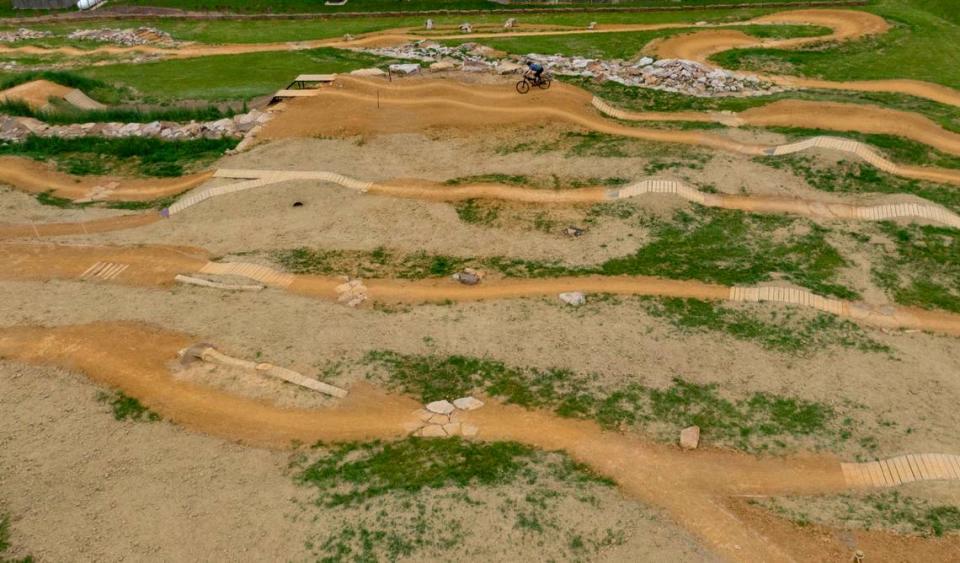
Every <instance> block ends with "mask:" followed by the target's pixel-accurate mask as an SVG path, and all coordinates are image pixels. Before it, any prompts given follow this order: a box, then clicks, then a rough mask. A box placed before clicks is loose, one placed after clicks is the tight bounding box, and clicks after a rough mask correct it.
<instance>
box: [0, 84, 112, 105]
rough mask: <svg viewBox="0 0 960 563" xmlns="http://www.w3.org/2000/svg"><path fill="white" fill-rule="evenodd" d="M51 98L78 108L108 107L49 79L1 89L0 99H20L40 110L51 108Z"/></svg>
mask: <svg viewBox="0 0 960 563" xmlns="http://www.w3.org/2000/svg"><path fill="white" fill-rule="evenodd" d="M51 99H54V100H60V101H63V102H66V103H68V104H70V105H72V106H73V107H75V108H77V109H88V110H89V109H103V108H104V107H106V106H104V105H103V104H101V103H100V102H98V101H96V100H94V99H93V98H91V97H89V96H87V95H86V94H85V93H83V92H82V91H81V90H77V89H76V88H69V87H67V86H62V85H60V84H57V83H55V82H50V81H49V80H33V81H30V82H25V83H23V84H20V85H18V86H14V87H12V88H7V89H6V90H0V101H15V100H19V101H22V102H24V103H26V104H27V105H29V106H30V107H32V108H34V109H39V110H45V109H49V108H50V100H51Z"/></svg>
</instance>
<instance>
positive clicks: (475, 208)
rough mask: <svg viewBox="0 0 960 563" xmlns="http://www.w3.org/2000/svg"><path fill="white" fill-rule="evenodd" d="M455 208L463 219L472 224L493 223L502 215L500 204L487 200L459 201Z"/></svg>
mask: <svg viewBox="0 0 960 563" xmlns="http://www.w3.org/2000/svg"><path fill="white" fill-rule="evenodd" d="M453 208H454V209H455V210H456V211H457V217H459V218H460V220H461V221H463V222H464V223H469V224H471V225H492V224H493V223H494V222H496V220H497V218H498V217H499V216H500V206H499V205H498V204H496V203H491V202H490V201H486V200H479V199H467V200H464V201H460V202H457V203H456V204H455V205H454V206H453Z"/></svg>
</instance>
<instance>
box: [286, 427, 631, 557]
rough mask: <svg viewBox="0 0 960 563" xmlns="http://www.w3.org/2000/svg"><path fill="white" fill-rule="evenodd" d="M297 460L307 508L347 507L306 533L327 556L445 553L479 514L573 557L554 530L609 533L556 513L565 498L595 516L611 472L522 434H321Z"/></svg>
mask: <svg viewBox="0 0 960 563" xmlns="http://www.w3.org/2000/svg"><path fill="white" fill-rule="evenodd" d="M291 468H292V469H293V471H294V476H295V477H294V478H295V479H296V481H297V482H298V483H299V484H300V485H302V486H303V487H306V488H308V489H309V490H310V491H312V492H313V493H314V494H313V498H312V500H311V502H310V504H309V505H307V506H306V507H305V510H306V509H316V508H317V507H319V509H320V510H322V511H323V512H324V513H329V512H330V510H331V509H333V510H335V511H336V514H337V515H338V517H337V521H336V523H334V524H332V525H330V526H326V527H324V528H323V529H322V530H321V532H320V533H319V534H318V536H317V538H316V541H314V540H313V539H311V540H310V541H308V542H307V548H308V549H310V550H311V551H312V552H313V553H314V555H315V556H316V559H317V560H321V561H347V560H349V561H382V560H386V561H395V560H397V559H403V558H410V557H415V558H417V559H424V560H427V559H430V560H445V559H447V558H449V555H450V552H451V550H453V549H455V548H459V547H461V546H463V545H464V544H465V542H466V541H467V540H468V539H470V536H471V535H474V534H476V533H477V531H476V530H477V526H476V525H475V523H476V522H477V521H484V522H489V523H490V525H493V526H494V527H495V528H499V529H498V530H497V532H498V535H501V536H502V535H507V536H510V535H513V534H521V535H523V534H534V535H535V536H537V538H538V539H540V540H543V541H546V542H547V547H544V548H543V549H545V550H547V551H551V558H552V559H557V560H560V559H568V558H569V557H570V554H569V553H562V552H561V553H552V551H556V550H561V551H563V550H565V549H566V547H565V546H564V544H565V542H564V541H562V540H560V541H554V540H553V539H552V538H553V535H555V534H559V533H565V532H567V531H571V532H572V533H576V534H578V535H582V537H585V538H590V539H591V540H592V539H593V538H600V537H603V536H604V535H605V533H601V532H600V531H599V530H596V529H592V528H594V527H595V526H597V523H596V522H597V520H602V518H600V519H597V518H596V517H595V516H594V517H593V518H590V519H588V520H586V521H585V522H586V523H575V524H573V526H572V528H573V529H572V530H570V529H569V528H570V527H571V526H570V525H569V524H567V525H564V526H562V528H561V526H559V525H558V524H559V522H558V520H557V513H556V511H557V509H558V508H559V506H560V505H561V503H563V504H564V505H570V504H571V503H572V504H573V506H574V507H575V508H576V509H578V510H579V511H580V513H581V514H583V513H586V514H590V515H591V516H593V515H594V513H595V512H599V511H600V506H599V500H598V496H602V497H604V499H605V500H606V499H608V498H610V497H611V496H612V495H615V494H616V493H615V491H614V490H613V488H612V485H613V483H612V482H611V481H609V480H608V479H605V478H603V477H600V476H598V475H596V474H594V473H593V472H592V471H591V470H589V469H588V468H587V467H585V466H583V465H581V464H578V463H576V462H574V461H572V460H571V459H569V458H568V457H567V456H566V455H564V454H562V453H559V452H556V453H546V452H541V451H537V450H534V449H533V448H530V447H529V446H526V445H523V444H518V443H515V442H493V443H484V442H470V441H465V440H461V439H459V438H444V439H420V438H407V439H405V440H401V441H397V442H381V441H376V442H364V443H359V442H352V443H344V444H337V445H329V446H327V445H319V444H318V445H317V446H314V447H313V448H311V449H310V450H308V451H302V452H300V453H299V454H298V455H296V456H295V457H294V459H293V460H292V463H291ZM613 502H614V503H615V502H616V501H613ZM618 526H619V524H618ZM481 530H482V528H481ZM481 533H482V531H481ZM608 533H609V534H612V535H614V536H620V535H621V534H623V531H622V530H621V529H620V528H619V527H617V528H610V529H608ZM517 539H519V538H517ZM476 540H479V541H484V540H485V538H483V537H478V538H476ZM520 543H522V542H518V545H519V544H520ZM584 543H585V544H589V543H593V542H592V541H585V542H584ZM596 543H598V544H599V543H600V542H599V541H598V542H596ZM584 547H586V546H581V549H583V548H584ZM608 547H609V545H608ZM461 551H462V550H461ZM458 553H460V551H458Z"/></svg>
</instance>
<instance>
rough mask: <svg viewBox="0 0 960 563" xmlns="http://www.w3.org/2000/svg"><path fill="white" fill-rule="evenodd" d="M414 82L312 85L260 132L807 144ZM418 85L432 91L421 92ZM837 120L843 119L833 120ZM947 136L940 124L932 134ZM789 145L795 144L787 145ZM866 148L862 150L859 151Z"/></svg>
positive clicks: (568, 90)
mask: <svg viewBox="0 0 960 563" xmlns="http://www.w3.org/2000/svg"><path fill="white" fill-rule="evenodd" d="M418 86H420V85H410V86H401V87H391V86H390V83H388V82H387V81H385V80H377V79H367V80H357V79H349V80H343V81H338V82H337V83H336V84H335V85H334V87H330V88H323V89H320V90H317V92H316V95H314V96H312V97H308V98H300V99H295V100H290V101H287V102H286V104H287V108H286V110H285V111H282V112H279V113H278V114H277V116H276V117H274V118H273V119H272V120H271V121H270V122H268V123H267V124H266V125H265V126H264V129H263V131H262V132H261V133H260V135H259V137H258V138H260V139H262V140H277V139H285V138H291V137H293V138H303V137H315V136H319V135H326V136H337V137H347V136H354V135H359V136H363V135H381V134H390V133H407V132H420V131H425V130H430V129H440V128H443V129H448V130H461V131H463V130H469V131H483V130H491V129H496V128H502V127H504V126H517V125H518V124H540V123H543V122H544V121H551V120H552V121H560V122H565V123H567V124H569V125H572V126H575V127H582V128H584V129H587V130H589V131H596V132H600V133H606V134H610V135H617V136H622V137H627V138H632V139H639V140H644V141H652V142H658V143H675V144H683V145H691V146H702V147H706V148H711V149H716V150H721V151H726V152H731V153H736V154H744V155H752V156H762V155H776V154H786V153H787V152H796V150H804V149H803V148H802V147H801V145H802V143H793V144H790V145H766V144H759V143H742V142H739V141H736V140H733V139H731V138H729V137H725V136H722V135H717V134H714V133H706V132H701V131H685V130H666V129H654V128H642V127H631V126H628V125H624V124H620V123H617V122H615V121H612V120H610V119H606V118H604V117H601V115H600V114H599V113H598V111H597V110H596V109H595V108H594V107H591V106H596V105H599V104H598V102H597V101H596V100H595V99H594V98H592V97H590V96H589V94H587V93H586V92H584V91H583V90H580V89H577V88H574V87H570V86H565V85H558V87H555V88H551V89H550V90H547V91H535V92H531V93H530V94H528V95H526V96H515V95H514V96H511V97H509V98H508V97H501V96H504V93H503V92H502V89H500V88H499V87H497V86H479V85H478V86H473V87H468V86H465V85H458V84H450V83H447V81H443V80H431V79H423V83H422V86H420V87H418ZM420 88H426V89H430V91H429V93H426V95H425V92H424V91H422V90H421V89H420ZM757 119H761V118H757ZM851 126H855V123H854V124H852V125H851ZM834 127H836V128H840V127H845V126H844V125H842V124H835V125H834ZM877 127H879V126H877ZM950 139H951V137H949V136H948V135H947V133H946V132H943V135H942V136H941V137H940V138H939V139H938V141H937V142H941V141H944V142H946V141H949V140H950ZM834 144H836V145H837V146H838V147H839V148H840V150H843V147H848V148H847V149H846V150H847V152H851V153H854V154H857V155H859V156H860V158H863V159H865V160H867V159H869V161H872V162H871V163H872V164H876V165H877V166H878V167H879V168H881V169H882V170H884V171H886V172H890V173H893V174H896V175H899V176H903V177H906V178H911V179H916V180H926V181H931V182H941V183H948V184H954V185H960V170H954V169H947V168H935V167H926V166H912V165H901V164H896V163H893V162H891V161H889V160H888V159H886V158H884V157H883V156H881V155H879V154H878V153H877V152H876V151H874V150H872V149H870V148H869V147H867V146H866V145H863V144H862V143H856V142H853V141H845V140H838V141H837V142H836V143H834ZM794 146H796V147H797V148H796V149H794V148H792V147H794ZM864 152H865V156H863V155H861V153H864Z"/></svg>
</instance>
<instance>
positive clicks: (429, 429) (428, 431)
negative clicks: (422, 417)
mask: <svg viewBox="0 0 960 563" xmlns="http://www.w3.org/2000/svg"><path fill="white" fill-rule="evenodd" d="M446 435H447V433H446V432H445V431H444V429H443V426H440V425H437V424H430V425H428V426H424V427H423V428H421V429H420V430H419V431H418V432H417V436H420V437H422V438H443V437H445V436H446Z"/></svg>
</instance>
